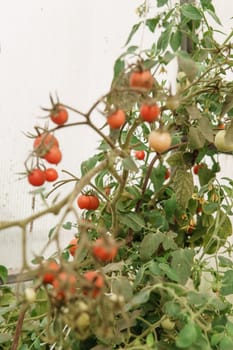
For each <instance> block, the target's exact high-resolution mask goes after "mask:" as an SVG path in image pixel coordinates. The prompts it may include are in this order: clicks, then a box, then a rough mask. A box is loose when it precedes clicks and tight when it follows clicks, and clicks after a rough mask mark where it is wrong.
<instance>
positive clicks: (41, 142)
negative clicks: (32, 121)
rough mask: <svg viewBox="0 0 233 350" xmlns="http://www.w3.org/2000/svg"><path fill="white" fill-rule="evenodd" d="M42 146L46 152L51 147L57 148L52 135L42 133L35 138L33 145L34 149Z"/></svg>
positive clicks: (56, 142) (57, 145)
mask: <svg viewBox="0 0 233 350" xmlns="http://www.w3.org/2000/svg"><path fill="white" fill-rule="evenodd" d="M43 146H44V147H45V149H46V151H48V150H49V149H50V148H51V147H53V146H56V147H59V142H58V140H57V138H56V137H55V136H53V135H52V134H48V133H44V134H41V135H39V136H37V137H36V138H35V140H34V143H33V148H34V149H35V148H37V147H43Z"/></svg>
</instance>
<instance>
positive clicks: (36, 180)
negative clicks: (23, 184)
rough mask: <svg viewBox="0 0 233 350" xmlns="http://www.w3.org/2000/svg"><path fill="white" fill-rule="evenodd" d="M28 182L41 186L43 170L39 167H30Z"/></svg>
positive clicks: (43, 177)
mask: <svg viewBox="0 0 233 350" xmlns="http://www.w3.org/2000/svg"><path fill="white" fill-rule="evenodd" d="M28 182H29V183H30V184H31V185H32V186H41V185H43V184H44V182H45V172H44V171H43V170H41V169H39V168H34V169H32V170H31V171H30V172H29V174H28Z"/></svg>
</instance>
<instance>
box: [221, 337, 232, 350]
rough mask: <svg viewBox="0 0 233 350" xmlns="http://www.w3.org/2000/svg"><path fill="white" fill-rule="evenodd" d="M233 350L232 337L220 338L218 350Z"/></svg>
mask: <svg viewBox="0 0 233 350" xmlns="http://www.w3.org/2000/svg"><path fill="white" fill-rule="evenodd" d="M232 349H233V339H232V337H229V336H225V337H224V338H222V340H221V341H220V344H219V350H232Z"/></svg>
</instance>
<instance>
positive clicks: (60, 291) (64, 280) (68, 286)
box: [52, 271, 77, 300]
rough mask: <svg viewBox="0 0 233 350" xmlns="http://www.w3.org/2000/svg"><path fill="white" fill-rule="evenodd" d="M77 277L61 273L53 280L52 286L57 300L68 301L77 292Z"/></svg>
mask: <svg viewBox="0 0 233 350" xmlns="http://www.w3.org/2000/svg"><path fill="white" fill-rule="evenodd" d="M76 282H77V280H76V276H75V275H73V274H71V273H68V272H65V271H63V272H60V273H59V274H58V275H57V276H56V277H55V278H54V280H53V282H52V285H53V288H54V294H55V297H56V299H58V300H62V299H68V298H70V297H71V296H72V295H73V294H75V291H76Z"/></svg>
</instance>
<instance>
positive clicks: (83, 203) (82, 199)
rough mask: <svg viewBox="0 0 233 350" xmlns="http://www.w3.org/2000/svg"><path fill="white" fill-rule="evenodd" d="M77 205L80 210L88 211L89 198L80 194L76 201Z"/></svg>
mask: <svg viewBox="0 0 233 350" xmlns="http://www.w3.org/2000/svg"><path fill="white" fill-rule="evenodd" d="M77 204H78V207H79V208H80V209H88V208H89V207H90V196H86V195H85V194H81V195H80V196H79V197H78V199H77Z"/></svg>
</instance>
